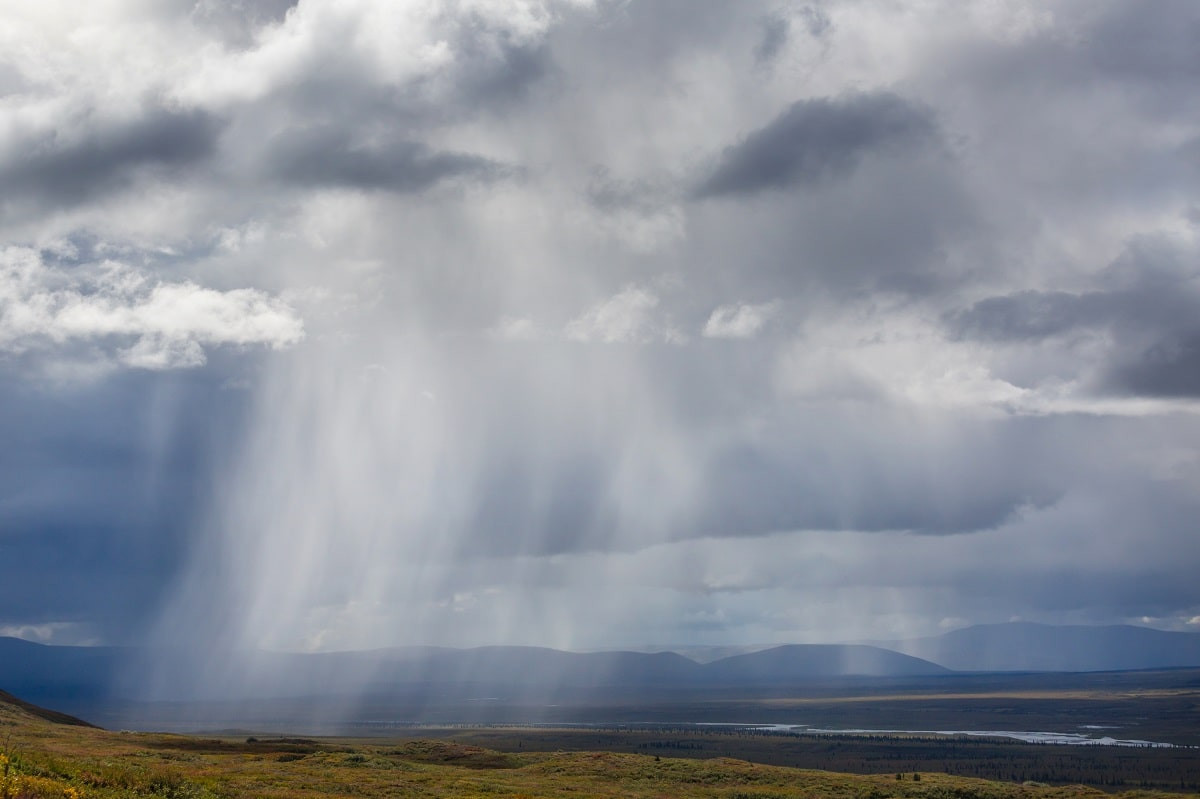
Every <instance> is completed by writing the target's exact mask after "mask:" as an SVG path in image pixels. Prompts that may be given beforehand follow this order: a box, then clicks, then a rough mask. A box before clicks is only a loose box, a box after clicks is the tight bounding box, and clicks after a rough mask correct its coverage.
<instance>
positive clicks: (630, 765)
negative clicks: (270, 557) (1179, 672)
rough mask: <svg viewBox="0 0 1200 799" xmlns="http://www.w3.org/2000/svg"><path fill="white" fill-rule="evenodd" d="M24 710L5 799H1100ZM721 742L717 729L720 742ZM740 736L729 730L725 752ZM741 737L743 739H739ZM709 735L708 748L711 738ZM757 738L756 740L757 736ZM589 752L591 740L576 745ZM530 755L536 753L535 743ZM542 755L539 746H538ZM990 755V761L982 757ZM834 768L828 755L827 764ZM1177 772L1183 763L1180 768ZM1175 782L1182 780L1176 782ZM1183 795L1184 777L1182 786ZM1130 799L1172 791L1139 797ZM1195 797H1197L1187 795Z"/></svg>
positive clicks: (16, 708) (1, 762) (0, 774)
mask: <svg viewBox="0 0 1200 799" xmlns="http://www.w3.org/2000/svg"><path fill="white" fill-rule="evenodd" d="M53 718H54V717H53V714H52V713H47V712H39V711H38V709H37V708H32V707H30V706H29V705H28V704H23V703H16V702H13V701H11V700H8V699H6V698H0V729H2V730H3V751H2V754H0V795H2V796H5V797H20V799H50V798H51V797H53V799H63V798H64V797H66V798H67V799H82V798H83V797H98V798H100V799H118V798H121V799H124V798H125V797H164V798H173V797H188V798H189V799H241V797H247V799H248V798H249V797H264V798H266V799H285V798H290V797H351V796H354V797H361V796H414V797H420V796H428V797H478V796H523V797H558V796H562V797H566V796H572V797H579V796H596V797H604V796H612V797H617V796H620V797H664V796H679V797H712V799H735V798H740V799H748V798H749V797H755V798H756V799H768V797H775V798H776V799H785V798H787V797H845V799H889V798H890V797H895V799H925V798H928V799H1009V798H1010V797H1011V799H1071V798H1073V797H1096V798H1097V799H1099V797H1103V796H1105V795H1106V794H1105V793H1104V792H1102V791H1100V790H1097V789H1095V788H1089V787H1084V786H1081V785H1065V786H1051V785H1047V784H1042V783H1040V782H1033V781H1029V780H1026V781H1025V782H1023V783H1019V782H998V781H991V780H983V779H974V778H968V777H961V776H950V775H946V774H938V773H931V772H929V771H921V772H909V771H907V770H905V771H901V770H900V767H901V766H900V764H902V763H907V762H909V761H908V760H903V759H898V758H896V759H892V760H889V761H887V762H885V763H883V764H880V765H882V769H881V772H882V773H876V774H872V775H854V774H844V773H836V772H833V771H818V770H810V769H795V768H787V767H780V766H771V765H763V764H761V763H752V762H747V761H745V760H741V759H735V758H731V757H727V756H713V753H711V752H710V753H709V754H708V755H707V756H705V757H704V758H703V759H696V758H675V757H670V756H669V755H671V754H672V753H674V752H678V751H680V750H681V749H682V747H681V746H679V744H680V743H682V742H681V741H679V740H677V739H676V740H674V741H672V739H671V738H670V736H668V737H667V740H668V742H672V743H674V744H675V746H674V748H672V747H663V746H654V745H653V744H655V743H661V742H662V741H661V739H662V738H663V734H662V733H657V735H658V739H657V740H655V739H650V740H643V741H641V742H635V743H634V746H635V750H640V751H634V752H613V751H522V749H523V742H524V740H526V739H517V740H516V741H515V744H516V747H515V749H516V751H512V750H510V751H507V752H505V751H499V750H498V749H493V748H485V747H480V746H476V745H473V744H469V743H465V742H462V741H457V740H445V739H443V740H431V739H428V738H415V739H400V740H392V741H380V740H374V741H363V740H355V739H324V740H322V739H313V738H295V737H286V738H269V739H268V738H261V739H260V738H258V737H256V736H248V737H224V738H220V737H217V738H214V737H205V738H196V737H188V736H180V735H166V734H159V733H130V732H120V733H117V732H109V731H106V730H101V729H97V728H93V727H88V726H84V725H80V724H76V723H62V720H61V719H60V720H53ZM723 735H724V734H723ZM738 739H739V736H731V735H724V738H721V739H720V741H719V742H718V745H719V747H720V749H723V750H726V751H731V750H732V749H733V748H734V747H735V746H736V744H737V740H738ZM743 739H744V738H743ZM714 740H716V739H714ZM763 740H765V739H763ZM583 743H586V741H583ZM531 748H532V747H531ZM539 748H540V747H539ZM988 757H990V755H989V756H988ZM840 762H843V761H839V760H837V759H835V758H832V757H828V758H826V759H825V763H826V764H827V765H828V766H836V765H837V764H838V763H840ZM1175 768H1176V770H1178V769H1179V766H1178V765H1176V766H1175ZM1170 776H1171V777H1176V776H1178V775H1176V774H1171V775H1170ZM1179 782H1180V783H1181V785H1182V787H1184V788H1185V789H1186V787H1187V785H1188V782H1187V777H1186V776H1184V777H1182V778H1180V779H1179ZM1115 795H1116V796H1129V797H1130V799H1132V798H1133V797H1135V796H1136V797H1138V799H1154V797H1159V796H1162V797H1166V796H1171V795H1174V796H1178V795H1180V794H1178V793H1176V794H1165V793H1159V792H1157V791H1154V790H1146V789H1141V790H1138V791H1136V792H1135V793H1130V794H1120V793H1118V794H1115ZM1190 795H1196V794H1194V793H1192V794H1190Z"/></svg>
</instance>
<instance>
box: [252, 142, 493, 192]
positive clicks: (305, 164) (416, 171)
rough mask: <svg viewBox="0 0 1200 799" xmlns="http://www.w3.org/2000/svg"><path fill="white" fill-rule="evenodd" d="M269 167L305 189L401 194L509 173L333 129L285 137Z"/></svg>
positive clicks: (471, 158) (470, 159)
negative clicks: (357, 139) (366, 140)
mask: <svg viewBox="0 0 1200 799" xmlns="http://www.w3.org/2000/svg"><path fill="white" fill-rule="evenodd" d="M270 166H271V171H272V173H273V174H274V175H275V177H277V178H281V179H283V180H286V181H289V182H293V183H298V184H301V185H306V186H340V187H348V188H357V189H385V190H389V191H397V192H417V191H422V190H424V189H427V188H429V187H431V186H433V185H435V184H437V183H440V182H442V181H446V180H451V179H454V178H463V179H470V180H475V181H488V180H494V179H496V178H498V177H501V176H502V175H504V174H505V173H506V171H507V170H506V169H505V167H504V166H502V165H501V164H499V163H497V162H495V161H492V160H489V159H487V158H483V157H481V156H478V155H471V154H468V153H455V152H439V151H436V150H431V149H430V148H429V147H428V146H426V145H424V144H422V143H420V142H415V141H404V140H401V141H393V142H388V143H386V144H383V145H379V144H374V143H372V144H365V143H364V144H360V143H357V142H355V141H354V140H353V139H352V138H351V136H350V134H349V132H348V131H345V130H338V129H334V128H320V129H317V130H309V131H302V132H297V133H287V134H284V135H283V136H281V137H279V139H277V140H276V141H275V143H274V147H273V150H272V155H271V164H270Z"/></svg>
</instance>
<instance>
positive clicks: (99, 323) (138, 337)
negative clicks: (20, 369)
mask: <svg viewBox="0 0 1200 799" xmlns="http://www.w3.org/2000/svg"><path fill="white" fill-rule="evenodd" d="M303 336H304V329H303V323H302V322H301V320H300V318H299V317H298V316H297V315H296V313H295V312H294V311H293V310H292V308H291V307H290V306H288V305H287V304H286V303H284V302H282V301H281V300H279V299H277V298H274V297H272V296H270V295H268V294H266V293H265V292H262V291H259V290H257V289H249V288H243V289H233V290H230V291H218V290H216V289H211V288H206V287H204V286H200V285H197V284H196V283H193V282H190V281H179V282H166V281H161V280H157V279H154V278H152V277H151V276H150V275H148V274H147V273H145V272H143V271H141V270H138V269H136V268H134V267H132V266H129V265H127V264H124V263H120V262H116V261H104V262H102V263H99V264H87V265H83V266H75V267H73V268H71V269H65V268H61V267H56V266H53V265H50V264H47V263H45V262H44V261H43V259H42V258H41V256H40V255H39V254H38V253H37V252H35V251H34V250H31V249H26V248H19V247H10V248H7V249H5V250H3V251H2V253H0V351H3V352H9V353H14V354H19V353H25V352H31V351H36V352H50V353H51V354H52V353H53V352H54V351H55V350H62V351H65V350H66V349H68V348H69V347H72V346H73V345H80V344H82V345H90V346H92V347H94V348H96V349H97V350H98V354H97V355H96V356H95V357H98V358H99V359H102V360H107V361H110V362H114V363H119V364H122V365H125V366H131V367H138V368H144V369H168V368H177V367H187V366H198V365H200V364H203V363H204V362H205V354H204V348H205V347H212V346H222V345H250V344H261V345H267V346H269V347H272V348H274V349H279V348H282V347H286V346H289V345H291V344H295V343H296V342H298V341H299V340H300V339H301V338H303Z"/></svg>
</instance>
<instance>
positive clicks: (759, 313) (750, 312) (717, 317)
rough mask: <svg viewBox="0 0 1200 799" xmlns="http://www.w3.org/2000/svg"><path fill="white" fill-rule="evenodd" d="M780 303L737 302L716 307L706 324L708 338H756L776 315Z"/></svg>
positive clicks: (705, 333)
mask: <svg viewBox="0 0 1200 799" xmlns="http://www.w3.org/2000/svg"><path fill="white" fill-rule="evenodd" d="M777 309H778V305H777V304H776V303H773V302H765V303H762V304H760V305H750V304H748V303H735V304H732V305H722V306H721V307H719V308H717V309H715V310H714V311H713V312H712V315H711V316H709V317H708V321H707V322H706V323H705V324H704V336H705V337H706V338H754V337H755V336H757V335H758V333H759V331H761V330H762V329H763V325H765V324H766V323H767V321H768V320H769V319H770V318H771V317H772V316H774V315H775V311H776V310H777Z"/></svg>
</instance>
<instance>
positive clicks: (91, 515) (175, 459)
mask: <svg viewBox="0 0 1200 799" xmlns="http://www.w3.org/2000/svg"><path fill="white" fill-rule="evenodd" d="M218 361H222V362H223V363H219V364H217V365H218V367H220V366H222V365H223V366H225V367H226V368H229V367H230V366H232V364H231V363H228V361H229V359H228V358H222V357H221V356H218ZM223 380H224V378H223V377H222V376H221V375H220V374H213V373H208V374H205V373H201V372H179V373H166V374H160V373H148V372H130V373H125V374H122V375H119V376H114V377H113V378H111V379H110V380H107V381H105V382H104V383H103V384H101V385H98V386H93V387H87V388H83V387H81V388H79V389H77V390H69V389H68V390H53V389H52V388H50V387H47V386H39V385H36V384H32V383H30V382H28V381H26V380H24V379H22V378H21V377H20V376H18V375H12V374H0V439H3V440H4V441H5V442H6V446H5V447H3V448H2V449H0V564H2V566H0V571H2V572H3V577H2V578H0V625H3V624H5V623H16V624H24V623H33V622H36V623H44V622H67V623H80V624H83V625H84V626H85V627H86V628H89V629H90V630H91V632H93V633H100V634H101V635H102V637H110V638H109V640H113V638H112V637H115V638H116V639H120V638H121V637H122V636H125V635H128V634H130V633H131V632H132V631H133V630H134V629H135V628H136V627H137V626H138V625H139V624H140V623H142V622H145V621H148V620H149V619H148V616H149V615H151V614H153V613H154V610H153V608H154V607H155V605H156V603H157V602H158V601H159V600H160V598H161V595H162V592H163V591H164V590H166V588H167V587H168V586H169V585H170V581H171V580H172V579H173V577H174V575H175V574H176V572H177V570H178V568H179V567H180V566H181V564H182V562H183V559H184V556H185V554H186V553H187V551H188V547H189V542H188V538H187V536H188V535H189V534H190V531H191V528H192V527H193V526H194V525H195V520H196V514H197V513H198V512H199V509H200V508H201V507H203V505H204V503H206V502H207V501H208V500H209V489H210V486H209V483H208V480H209V475H210V473H211V469H212V468H213V466H214V465H215V464H216V463H218V462H219V456H220V454H221V453H222V452H227V448H228V447H229V445H230V444H231V443H232V441H231V440H230V438H229V436H230V435H231V434H232V431H233V430H236V428H237V421H238V419H239V418H240V416H241V414H242V413H243V411H244V402H245V399H246V398H245V397H244V396H243V394H242V393H241V392H237V391H229V390H223V389H222V388H221V385H220V384H221V382H222V381H223ZM181 422H182V423H181Z"/></svg>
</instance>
